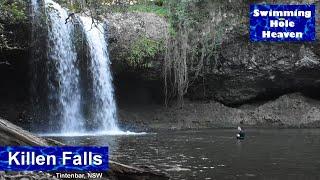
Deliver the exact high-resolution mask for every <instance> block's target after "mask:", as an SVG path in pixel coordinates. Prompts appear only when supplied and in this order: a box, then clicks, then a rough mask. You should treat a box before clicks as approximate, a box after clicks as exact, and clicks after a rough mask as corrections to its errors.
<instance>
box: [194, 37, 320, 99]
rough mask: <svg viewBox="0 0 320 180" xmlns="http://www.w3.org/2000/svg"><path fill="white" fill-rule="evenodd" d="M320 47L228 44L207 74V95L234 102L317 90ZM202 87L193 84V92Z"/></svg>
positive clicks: (239, 42)
mask: <svg viewBox="0 0 320 180" xmlns="http://www.w3.org/2000/svg"><path fill="white" fill-rule="evenodd" d="M318 48H320V47H319V46H318V44H312V45H301V44H282V43H274V44H270V43H250V42H248V41H246V40H241V39H239V40H238V41H235V42H234V43H226V44H224V45H223V48H222V52H221V53H220V58H219V59H218V62H217V63H218V66H217V69H214V70H213V71H212V72H210V73H208V74H207V81H208V84H207V85H206V89H207V92H206V96H207V97H209V98H214V99H215V100H217V101H220V102H222V103H224V104H227V105H230V104H231V105H234V104H244V103H246V102H247V101H250V100H254V99H256V98H263V99H268V98H269V99H270V98H273V97H276V96H278V95H281V94H284V93H287V92H294V91H306V90H308V89H310V88H311V89H317V88H319V87H320V73H319V68H320V57H319V56H318V55H317V53H319V52H317V49H318ZM201 88H202V87H201V86H200V87H193V92H194V93H196V92H197V91H199V89H200V90H201ZM200 92H201V91H200ZM200 94H201V93H200Z"/></svg>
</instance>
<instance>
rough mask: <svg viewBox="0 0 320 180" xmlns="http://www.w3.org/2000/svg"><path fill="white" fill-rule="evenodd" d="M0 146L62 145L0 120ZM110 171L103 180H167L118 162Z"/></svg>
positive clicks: (2, 175) (31, 175) (29, 175)
mask: <svg viewBox="0 0 320 180" xmlns="http://www.w3.org/2000/svg"><path fill="white" fill-rule="evenodd" d="M0 137H1V138H0V145H1V146H5V145H11V146H19V145H30V146H50V145H63V144H61V143H60V142H57V141H55V140H52V139H43V138H40V137H37V136H35V135H33V134H31V133H30V132H28V131H25V130H23V129H22V128H20V127H18V126H16V125H14V124H12V123H10V122H9V121H6V120H3V119H1V118H0ZM109 166H110V170H109V171H108V172H106V173H104V178H102V179H110V180H118V179H128V180H148V179H152V180H164V179H169V177H168V176H167V175H166V174H163V173H160V172H156V171H154V172H153V171H152V170H149V169H142V168H136V167H131V166H127V165H124V164H121V163H118V162H114V161H109ZM0 179H1V180H2V179H50V180H51V179H57V178H56V177H54V176H53V175H51V174H49V173H44V172H37V173H35V172H4V171H1V172H0Z"/></svg>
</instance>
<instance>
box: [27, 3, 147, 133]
mask: <svg viewBox="0 0 320 180" xmlns="http://www.w3.org/2000/svg"><path fill="white" fill-rule="evenodd" d="M31 3H32V6H33V7H32V8H31V10H32V11H33V12H32V13H35V14H39V16H42V17H43V13H44V12H45V17H46V20H45V23H43V22H42V21H39V19H42V18H37V19H33V20H34V21H39V23H34V24H35V26H36V27H37V26H39V27H40V26H41V25H39V24H41V23H42V25H43V24H45V27H47V29H46V30H44V31H45V34H47V37H46V36H44V37H46V40H45V41H47V45H46V46H43V44H42V45H40V44H36V45H37V46H36V48H34V49H38V50H41V51H42V54H43V53H46V54H47V56H44V57H43V56H40V55H37V56H38V58H39V61H36V62H35V63H34V64H32V65H33V66H36V67H37V68H39V67H40V69H41V68H42V69H45V70H41V72H42V73H43V74H44V75H40V76H41V77H43V78H42V79H44V81H39V82H40V86H39V85H37V86H36V87H37V88H35V89H36V90H35V92H37V90H38V91H39V87H40V89H41V90H40V91H41V92H43V91H44V92H45V93H44V94H46V96H45V99H46V102H45V104H46V106H47V109H48V110H46V111H49V113H47V114H49V118H48V121H47V122H51V124H52V122H53V123H54V124H55V125H57V126H58V132H57V131H53V132H52V131H49V132H48V131H47V130H45V132H47V133H45V134H42V135H44V136H90V135H99V136H100V135H139V134H144V133H133V132H130V131H127V132H123V131H121V130H120V129H119V128H118V125H117V108H116V102H115V98H114V90H113V85H112V73H111V70H110V63H111V61H110V59H109V53H108V43H107V41H106V40H105V39H106V37H105V34H106V32H105V24H104V23H101V22H99V21H97V20H93V19H92V18H91V17H90V18H89V17H83V16H78V15H75V17H73V20H72V21H73V22H66V19H67V18H68V16H69V14H68V11H67V9H65V8H63V7H61V6H60V5H59V4H58V3H56V2H54V1H52V0H38V1H37V0H31ZM39 4H41V5H44V6H41V5H39ZM43 8H44V9H43ZM43 10H44V11H43ZM92 22H94V23H92ZM41 27H42V26H41ZM76 28H77V29H76ZM35 29H36V28H35ZM80 31H81V33H82V36H81V37H82V38H81V39H83V41H82V40H80V41H81V42H82V43H80V44H78V43H79V40H78V39H77V38H76V37H77V36H78V37H79V36H80V34H79V33H80ZM35 34H36V33H35ZM83 42H85V43H83ZM42 43H43V42H42ZM76 44H77V46H76ZM80 46H81V47H80ZM79 49H81V50H79ZM40 54H41V53H40ZM43 61H46V62H43ZM39 62H40V64H39ZM44 66H45V67H44ZM36 72H37V71H35V73H33V75H35V77H38V76H39V75H38V74H37V73H36ZM43 83H45V88H44V87H43V88H42V87H41V84H43ZM84 83H85V84H84ZM35 84H39V83H38V81H37V82H36V83H35ZM36 95H37V93H36ZM41 102H42V101H41ZM40 106H41V105H40ZM46 111H45V112H46ZM51 124H49V126H51ZM48 128H49V127H48Z"/></svg>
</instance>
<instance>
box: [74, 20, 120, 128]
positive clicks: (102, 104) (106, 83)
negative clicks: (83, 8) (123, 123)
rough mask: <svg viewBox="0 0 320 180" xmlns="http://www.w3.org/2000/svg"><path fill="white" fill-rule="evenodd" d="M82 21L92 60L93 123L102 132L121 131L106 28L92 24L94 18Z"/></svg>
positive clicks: (98, 24) (97, 23) (100, 24)
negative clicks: (105, 35) (118, 124)
mask: <svg viewBox="0 0 320 180" xmlns="http://www.w3.org/2000/svg"><path fill="white" fill-rule="evenodd" d="M80 21H81V22H82V25H83V29H84V33H85V35H86V40H87V43H88V46H89V51H90V58H91V60H90V70H91V72H92V76H93V77H92V81H93V82H92V83H93V101H94V102H93V106H94V107H93V121H94V122H95V123H98V124H100V125H101V127H100V130H101V131H119V129H118V126H117V117H116V103H115V100H114V92H113V86H112V74H111V72H110V67H109V66H110V59H109V53H108V49H107V48H108V44H107V42H106V40H105V37H104V33H105V30H104V26H103V24H102V23H100V22H98V21H95V22H94V23H92V22H93V21H92V18H89V17H80Z"/></svg>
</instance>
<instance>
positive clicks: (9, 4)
mask: <svg viewBox="0 0 320 180" xmlns="http://www.w3.org/2000/svg"><path fill="white" fill-rule="evenodd" d="M0 13H1V20H2V21H8V20H10V21H13V23H15V22H21V21H24V20H26V19H27V16H26V2H25V1H23V0H17V1H9V0H0Z"/></svg>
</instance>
